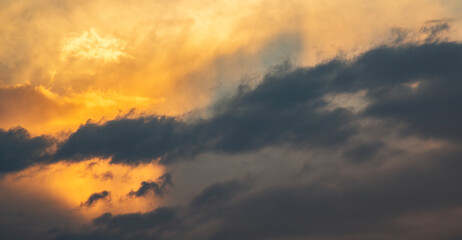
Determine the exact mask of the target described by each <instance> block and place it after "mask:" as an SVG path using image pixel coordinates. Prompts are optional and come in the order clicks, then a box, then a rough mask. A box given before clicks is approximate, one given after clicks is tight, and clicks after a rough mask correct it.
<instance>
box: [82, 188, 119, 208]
mask: <svg viewBox="0 0 462 240" xmlns="http://www.w3.org/2000/svg"><path fill="white" fill-rule="evenodd" d="M110 196H111V192H108V191H102V192H99V193H93V194H92V195H91V196H90V197H89V198H88V200H87V201H85V202H84V203H81V204H80V207H82V206H85V207H91V206H93V205H94V204H95V203H96V202H97V201H100V200H108V199H109V198H110Z"/></svg>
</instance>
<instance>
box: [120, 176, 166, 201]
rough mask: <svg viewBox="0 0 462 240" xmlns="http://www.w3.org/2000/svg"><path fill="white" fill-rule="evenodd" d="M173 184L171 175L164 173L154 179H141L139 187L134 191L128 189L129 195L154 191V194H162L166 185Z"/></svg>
mask: <svg viewBox="0 0 462 240" xmlns="http://www.w3.org/2000/svg"><path fill="white" fill-rule="evenodd" d="M171 185H173V182H172V175H171V174H170V173H166V174H164V175H162V176H160V177H159V178H158V179H157V180H156V181H155V182H154V181H143V182H141V187H140V188H138V190H136V191H130V193H128V195H129V196H133V197H142V196H145V195H146V194H149V193H151V192H152V193H154V194H155V195H156V196H162V195H163V194H164V191H165V189H166V188H167V187H168V186H171Z"/></svg>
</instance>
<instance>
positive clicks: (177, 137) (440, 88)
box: [56, 42, 462, 164]
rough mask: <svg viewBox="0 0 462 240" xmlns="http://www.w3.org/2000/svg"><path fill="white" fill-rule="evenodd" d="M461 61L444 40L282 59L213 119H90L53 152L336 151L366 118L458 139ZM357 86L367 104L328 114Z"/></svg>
mask: <svg viewBox="0 0 462 240" xmlns="http://www.w3.org/2000/svg"><path fill="white" fill-rule="evenodd" d="M460 64H462V45H461V44H459V43H453V42H444V43H431V44H422V45H404V46H398V47H379V48H376V49H372V50H370V51H368V52H366V53H364V54H363V55H361V56H359V57H358V58H356V59H354V60H352V61H341V60H333V61H330V62H327V63H324V64H320V65H318V66H316V67H313V68H295V69H291V68H290V66H287V65H283V66H281V67H279V68H278V69H275V70H274V71H273V72H272V73H269V74H267V75H266V76H265V77H264V79H263V81H262V82H261V83H260V84H259V85H257V86H256V87H255V88H253V89H251V88H249V87H246V86H241V88H240V90H239V91H238V92H237V93H236V95H234V96H233V97H231V98H228V99H224V100H222V101H220V102H219V103H217V104H216V105H215V106H214V108H213V116H212V117H210V118H208V119H198V120H197V119H196V120H194V121H189V122H188V121H183V120H179V119H177V118H173V117H144V118H138V119H117V120H112V121H108V122H107V123H105V124H102V125H98V124H94V123H87V124H85V125H82V126H81V127H80V128H79V129H78V130H77V131H76V132H75V133H73V134H72V135H71V136H70V137H69V139H67V140H66V141H65V142H63V143H62V144H61V146H60V148H59V149H58V151H57V154H56V156H57V157H58V158H61V159H75V160H79V159H83V158H88V157H95V156H98V157H112V161H113V162H116V163H117V162H125V163H137V162H143V161H151V160H153V159H159V158H160V162H161V163H166V164H168V163H170V162H172V161H173V162H174V161H176V160H178V159H181V158H191V157H194V156H196V155H197V154H200V153H204V152H223V153H242V152H246V151H255V150H259V149H262V148H265V147H271V146H280V145H289V146H292V147H296V148H307V147H312V148H323V147H324V148H325V147H335V146H339V145H340V144H342V143H345V142H346V141H348V140H349V139H350V138H351V137H353V136H355V135H356V134H357V131H358V125H357V124H358V121H359V120H361V119H367V118H371V117H372V118H377V119H383V120H385V119H392V120H395V121H397V122H398V123H400V129H401V132H402V133H403V134H414V135H418V136H422V137H429V138H438V139H446V140H460V136H462V133H460V132H459V131H458V129H461V128H460V121H461V120H460V119H462V115H460V114H459V113H460V111H458V104H457V102H458V99H459V97H460V96H459V91H460V90H461V89H462V84H460V81H458V76H459V75H460V74H461V72H460V68H459V66H460ZM416 83H418V84H416ZM412 86H414V87H412ZM360 91H365V96H364V101H367V103H368V104H367V107H365V108H364V109H363V110H362V111H360V112H358V113H355V112H352V111H351V110H349V109H348V108H343V107H341V106H339V107H337V108H334V109H330V110H326V106H327V105H328V104H329V102H327V100H326V98H325V96H327V95H332V94H333V95H335V94H345V93H348V94H354V93H357V92H360ZM429 114H430V116H429Z"/></svg>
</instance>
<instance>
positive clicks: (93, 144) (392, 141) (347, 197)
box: [0, 42, 462, 239]
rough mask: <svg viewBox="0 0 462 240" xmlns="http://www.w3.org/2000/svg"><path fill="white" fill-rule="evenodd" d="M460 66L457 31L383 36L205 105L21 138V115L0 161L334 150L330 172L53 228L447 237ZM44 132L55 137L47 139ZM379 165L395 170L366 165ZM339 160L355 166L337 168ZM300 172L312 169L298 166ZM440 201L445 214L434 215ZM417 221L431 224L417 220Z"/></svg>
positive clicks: (4, 135) (110, 232) (223, 188)
mask: <svg viewBox="0 0 462 240" xmlns="http://www.w3.org/2000/svg"><path fill="white" fill-rule="evenodd" d="M461 66H462V44H460V43H456V42H433V43H425V44H419V45H413V44H407V45H401V46H397V47H390V46H382V47H378V48H375V49H372V50H369V51H367V52H365V53H364V54H362V55H360V56H358V57H357V58H355V59H353V60H342V59H335V60H332V61H329V62H326V63H323V64H319V65H317V66H315V67H310V68H294V67H292V66H290V65H289V64H285V65H281V66H279V67H278V68H275V69H273V70H272V71H271V72H269V73H268V74H267V75H266V76H265V77H264V78H263V79H262V81H261V83H260V84H258V85H257V86H256V87H249V86H246V85H241V86H240V88H239V89H238V91H237V93H236V94H235V95H234V96H232V97H230V98H226V99H222V100H221V101H219V102H217V103H216V104H215V105H214V106H213V107H212V108H211V112H212V116H211V117H209V118H204V119H189V120H180V119H178V118H174V117H166V116H151V117H142V118H120V119H115V120H112V121H108V122H106V123H104V124H96V123H86V124H84V125H82V126H81V127H80V128H79V129H78V130H77V131H75V132H74V133H72V134H71V135H70V136H69V138H68V139H66V140H64V141H62V142H59V141H57V140H53V139H52V138H51V137H47V136H40V137H34V138H32V137H30V136H29V135H28V134H27V131H26V130H24V129H20V128H18V129H13V130H8V131H5V130H1V132H0V148H1V151H0V155H1V156H0V159H1V165H2V166H1V172H3V173H6V172H12V171H17V170H20V169H24V168H26V167H28V166H31V165H34V164H42V163H50V162H56V161H63V160H65V161H81V160H85V159H88V158H92V157H102V158H111V159H112V160H111V161H112V162H113V163H124V164H139V163H143V162H150V161H153V160H159V162H160V163H161V164H164V165H166V166H173V165H175V164H181V163H183V162H187V161H193V160H197V159H198V158H200V157H201V156H203V155H205V154H218V155H220V154H221V156H237V155H239V156H241V155H242V154H252V153H258V152H260V151H264V150H265V149H268V148H282V149H292V150H293V151H304V152H309V151H317V152H323V153H326V154H329V156H330V157H329V158H330V159H332V158H335V160H329V161H332V162H333V163H336V164H337V165H334V166H331V169H334V170H333V171H334V172H336V173H337V174H332V172H329V174H327V173H326V176H324V177H321V178H319V179H318V180H319V181H301V182H299V183H297V184H295V182H296V181H293V182H290V181H289V180H287V181H289V186H276V187H271V188H259V189H257V188H252V186H253V181H247V179H245V178H244V179H235V180H229V181H225V182H218V183H213V184H211V185H209V186H207V187H205V188H204V189H203V190H202V191H201V192H199V193H197V195H196V196H195V197H193V198H192V199H191V200H190V201H189V203H188V204H185V205H184V206H173V207H172V206H171V207H162V208H158V209H156V210H154V211H152V212H148V213H143V214H141V213H136V214H135V213H133V214H125V215H112V214H110V213H107V214H104V215H102V216H100V217H99V218H96V219H95V220H94V221H93V223H92V227H91V228H87V229H84V230H82V231H81V232H67V233H59V234H57V235H56V238H57V239H144V238H146V239H153V238H159V239H306V238H309V237H313V238H316V237H319V238H321V237H323V239H324V238H325V239H331V238H332V239H338V238H341V239H358V238H371V239H387V238H393V239H410V238H415V237H418V238H420V239H423V237H425V236H424V235H419V234H422V233H423V232H425V233H429V235H428V236H433V237H434V236H438V237H437V238H442V237H444V238H447V239H457V238H460V237H462V232H460V230H459V231H457V229H458V228H457V222H460V221H459V220H460V219H462V214H461V213H460V209H461V207H462V206H461V204H460V203H461V200H462V191H461V190H460V187H459V184H458V183H460V182H461V181H462V177H461V176H462V175H460V174H459V172H460V170H462V164H461V163H460V159H461V157H462V148H461V141H462V110H461V104H460V103H461V96H462V95H461V93H462V81H461V76H462V68H461ZM342 95H347V96H356V97H355V98H356V100H357V101H356V102H355V103H353V107H351V106H347V105H346V103H345V102H342V101H340V102H339V101H337V102H336V101H335V100H332V99H340V98H339V96H342ZM358 96H359V97H358ZM359 106H361V107H359ZM414 142H417V143H418V144H414ZM401 143H402V144H401ZM421 143H422V144H421ZM412 144H414V145H412ZM419 144H420V145H419ZM10 146H14V147H10ZM52 146H54V147H55V148H56V150H55V151H47V149H49V148H50V147H52ZM408 146H411V147H408ZM412 146H418V148H415V147H412ZM287 158H288V159H280V161H289V158H290V157H289V156H288V157H287ZM217 161H218V160H217ZM326 161H328V160H326ZM309 163H310V162H309V160H308V166H309ZM388 163H390V164H388ZM387 164H388V165H387ZM385 165H386V166H388V167H389V168H392V169H393V171H385V170H384V171H382V172H380V174H377V175H376V174H374V173H375V171H378V170H377V169H381V167H382V166H385ZM351 169H356V171H358V172H359V173H360V174H359V175H358V176H364V177H357V178H347V179H345V178H343V177H342V176H343V175H345V174H347V173H348V171H353V170H351ZM204 171H206V170H204ZM207 171H208V170H207ZM210 171H213V170H210ZM378 172H379V171H378ZM340 173H341V174H340ZM173 174H174V173H173ZM298 174H302V175H310V174H314V173H312V172H310V171H305V170H303V169H301V170H300V172H299V173H298ZM353 175H354V174H353ZM375 175H376V176H375ZM162 181H163V182H145V184H144V185H143V184H142V186H141V187H140V189H138V190H137V191H136V192H135V191H133V193H132V195H136V196H143V195H144V194H145V193H146V192H147V191H148V190H149V191H154V193H155V194H157V192H156V189H161V190H162V189H163V187H165V186H166V185H168V183H170V181H171V180H170V176H169V177H168V179H163V180H162ZM281 181H282V180H281ZM256 182H258V181H256ZM164 183H165V186H164ZM88 201H90V199H89V200H88ZM441 214H443V216H449V217H450V219H446V221H437V220H435V219H436V218H437V217H438V216H441ZM422 218H426V219H427V220H426V221H422ZM451 224H452V225H451ZM454 225H455V227H453V228H451V226H454ZM422 226H427V227H426V228H428V226H432V227H433V228H432V229H433V230H428V232H426V231H427V230H426V231H423V230H420V231H417V230H418V229H419V228H421V227H422ZM416 229H417V230H416ZM199 232H200V234H199ZM432 234H433V235H432ZM431 238H432V237H429V238H428V239H431Z"/></svg>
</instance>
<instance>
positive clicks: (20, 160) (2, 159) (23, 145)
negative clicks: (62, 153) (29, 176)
mask: <svg viewBox="0 0 462 240" xmlns="http://www.w3.org/2000/svg"><path fill="white" fill-rule="evenodd" d="M53 144H54V140H53V139H52V138H51V137H47V136H38V137H31V136H30V134H29V132H27V130H25V129H24V128H20V127H17V128H13V129H10V130H3V129H0V173H7V172H12V171H18V170H22V169H24V168H26V167H29V166H32V165H35V164H40V163H49V162H51V159H52V158H51V157H50V156H49V155H48V153H47V149H48V148H49V147H51V146H52V145H53Z"/></svg>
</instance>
